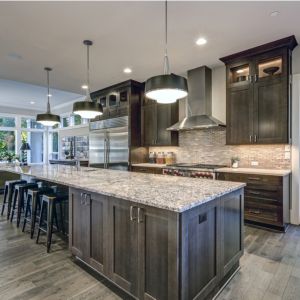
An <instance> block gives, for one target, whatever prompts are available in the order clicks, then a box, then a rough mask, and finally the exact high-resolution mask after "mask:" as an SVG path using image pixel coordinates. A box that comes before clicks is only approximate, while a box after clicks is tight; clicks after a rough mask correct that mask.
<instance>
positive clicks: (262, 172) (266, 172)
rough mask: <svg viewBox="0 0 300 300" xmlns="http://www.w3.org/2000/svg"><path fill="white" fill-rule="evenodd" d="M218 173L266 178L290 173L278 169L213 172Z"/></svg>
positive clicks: (221, 169) (224, 169)
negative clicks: (254, 175)
mask: <svg viewBox="0 0 300 300" xmlns="http://www.w3.org/2000/svg"><path fill="white" fill-rule="evenodd" d="M215 171H216V172H220V173H236V174H257V175H268V176H282V177H284V176H287V175H289V174H291V173H292V171H291V170H279V169H254V168H253V169H251V168H236V169H235V168H219V169H216V170H215Z"/></svg>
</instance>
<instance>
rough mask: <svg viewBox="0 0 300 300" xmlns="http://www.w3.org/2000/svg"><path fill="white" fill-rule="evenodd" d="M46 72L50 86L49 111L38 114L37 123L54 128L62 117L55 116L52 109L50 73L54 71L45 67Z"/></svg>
mask: <svg viewBox="0 0 300 300" xmlns="http://www.w3.org/2000/svg"><path fill="white" fill-rule="evenodd" d="M44 70H45V71H46V72H47V85H48V94H47V97H48V102H47V111H46V112H45V113H44V114H38V115H37V116H36V121H37V122H38V123H41V124H42V125H44V126H54V125H56V124H59V123H60V116H58V115H54V114H52V113H51V108H50V97H51V95H50V89H49V72H50V71H52V69H51V68H49V67H45V68H44Z"/></svg>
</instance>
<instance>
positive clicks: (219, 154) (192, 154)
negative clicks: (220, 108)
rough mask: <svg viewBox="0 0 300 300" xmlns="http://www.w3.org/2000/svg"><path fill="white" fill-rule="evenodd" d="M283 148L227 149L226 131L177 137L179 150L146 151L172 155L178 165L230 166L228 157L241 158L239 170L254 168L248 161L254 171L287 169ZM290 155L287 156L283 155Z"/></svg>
mask: <svg viewBox="0 0 300 300" xmlns="http://www.w3.org/2000/svg"><path fill="white" fill-rule="evenodd" d="M285 146H286V145H282V144H276V145H241V146H226V129H225V128H214V129H203V130H192V131H181V132H180V133H179V147H150V148H149V151H151V152H153V151H155V152H162V151H163V152H168V151H173V152H174V153H175V155H176V161H177V162H179V163H180V162H188V163H208V164H209V163H215V164H225V165H228V166H230V159H231V157H239V158H240V167H245V168H247V167H253V166H252V165H251V161H256V162H258V166H255V167H256V168H272V169H290V168H291V160H290V158H289V159H286V158H285V156H286V155H287V156H290V150H289V147H287V148H288V149H286V147H285ZM286 152H289V153H286Z"/></svg>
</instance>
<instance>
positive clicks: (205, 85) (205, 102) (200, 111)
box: [167, 66, 226, 131]
mask: <svg viewBox="0 0 300 300" xmlns="http://www.w3.org/2000/svg"><path fill="white" fill-rule="evenodd" d="M187 73H188V90H189V95H188V98H187V99H186V100H185V101H186V117H185V118H184V119H183V120H181V121H179V122H177V123H175V124H174V125H172V126H171V127H169V128H167V130H171V131H172V130H173V131H179V130H193V129H204V128H211V127H218V126H222V127H225V126H226V125H225V124H224V123H223V122H221V121H219V120H217V119H216V118H214V117H213V116H212V115H211V113H212V95H211V81H212V80H211V78H212V76H211V69H210V68H208V67H207V66H202V67H199V68H196V69H193V70H189V71H188V72H187Z"/></svg>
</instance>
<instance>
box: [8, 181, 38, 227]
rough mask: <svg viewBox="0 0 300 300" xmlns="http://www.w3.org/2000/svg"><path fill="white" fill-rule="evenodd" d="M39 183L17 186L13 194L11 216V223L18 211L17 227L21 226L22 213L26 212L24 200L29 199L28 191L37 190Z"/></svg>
mask: <svg viewBox="0 0 300 300" xmlns="http://www.w3.org/2000/svg"><path fill="white" fill-rule="evenodd" d="M37 187H38V185H37V183H22V184H16V185H15V189H14V194H13V204H12V209H11V214H10V221H11V222H12V221H13V219H14V215H15V211H16V209H17V227H19V226H20V221H21V213H22V210H23V211H24V199H25V197H26V198H27V192H28V189H30V188H31V189H32V188H37Z"/></svg>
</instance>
